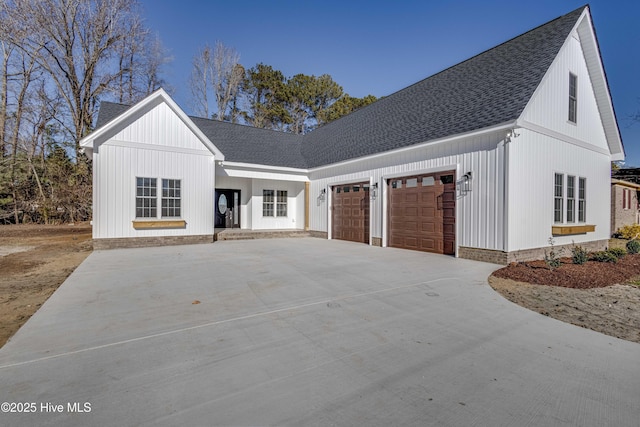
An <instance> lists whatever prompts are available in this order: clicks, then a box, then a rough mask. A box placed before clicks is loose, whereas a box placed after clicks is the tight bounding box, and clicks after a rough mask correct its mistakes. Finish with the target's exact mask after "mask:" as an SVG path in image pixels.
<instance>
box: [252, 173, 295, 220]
mask: <svg viewBox="0 0 640 427" xmlns="http://www.w3.org/2000/svg"><path fill="white" fill-rule="evenodd" d="M252 186H253V193H252V196H251V200H250V202H249V203H250V204H251V211H252V212H253V215H252V223H251V227H250V228H251V229H252V230H276V229H304V183H303V182H290V181H277V180H264V179H254V180H252ZM262 190H275V191H278V190H284V191H287V216H286V217H277V216H273V217H263V216H262Z"/></svg>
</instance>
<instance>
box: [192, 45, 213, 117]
mask: <svg viewBox="0 0 640 427" xmlns="http://www.w3.org/2000/svg"><path fill="white" fill-rule="evenodd" d="M212 74H213V49H211V46H209V45H205V46H204V47H203V48H202V49H200V50H199V51H198V53H196V55H195V56H194V57H193V68H192V69H191V78H190V80H189V86H190V88H191V102H192V103H193V113H194V114H195V115H196V116H201V117H206V118H209V95H210V93H211V90H212V88H211V83H210V82H211V75H212Z"/></svg>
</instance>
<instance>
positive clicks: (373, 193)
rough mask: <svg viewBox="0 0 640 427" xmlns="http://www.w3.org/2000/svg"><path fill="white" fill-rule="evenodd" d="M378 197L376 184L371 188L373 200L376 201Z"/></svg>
mask: <svg viewBox="0 0 640 427" xmlns="http://www.w3.org/2000/svg"><path fill="white" fill-rule="evenodd" d="M377 196H378V183H377V182H374V183H373V185H372V186H371V200H375V199H376V197H377Z"/></svg>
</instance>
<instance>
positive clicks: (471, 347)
mask: <svg viewBox="0 0 640 427" xmlns="http://www.w3.org/2000/svg"><path fill="white" fill-rule="evenodd" d="M494 268H496V266H494V265H491V264H483V263H479V262H474V261H467V260H459V259H454V258H451V257H446V256H438V255H430V254H424V253H418V252H411V251H404V250H395V249H390V248H385V249H383V248H376V247H369V246H366V245H360V244H355V243H349V242H341V241H327V240H322V239H313V238H302V239H278V240H254V241H231V242H219V243H215V244H211V245H195V246H175V247H163V248H148V249H123V250H113V251H99V252H94V253H93V254H91V255H90V256H89V258H87V260H86V261H85V262H84V263H83V264H82V265H81V266H80V267H79V268H78V269H77V270H76V271H75V272H74V273H73V274H72V275H71V276H70V277H69V278H68V279H67V281H66V282H65V283H64V284H63V285H62V286H61V288H60V289H59V290H58V291H57V292H56V293H55V294H54V295H53V296H52V297H51V298H50V299H49V301H47V303H46V304H45V305H44V306H43V307H42V308H41V309H40V310H39V311H38V312H37V313H36V314H35V315H34V316H33V317H32V318H31V319H30V320H29V322H28V323H27V324H26V325H25V326H24V327H23V328H22V329H21V330H20V331H19V332H18V333H17V334H16V335H15V336H14V338H13V339H12V340H11V341H9V342H8V343H7V344H6V345H5V346H4V347H3V348H2V349H0V402H9V403H10V406H8V407H7V406H6V405H4V404H3V408H2V409H3V411H4V410H6V409H7V408H9V409H10V410H16V411H24V410H25V408H26V409H27V410H30V411H32V413H19V414H18V413H0V425H3V426H7V425H16V426H34V425H59V426H108V425H114V426H133V425H135V426H140V425H142V426H151V425H154V426H155V425H169V426H206V425H213V426H250V425H251V426H254V425H317V426H328V425H338V426H391V425H393V426H396V425H437V426H471V425H477V426H525V425H531V426H563V425H566V426H597V427H602V426H618V427H619V426H639V425H640V421H639V420H640V404H639V401H638V396H640V365H639V362H640V345H639V344H635V343H630V342H626V341H622V340H618V339H616V338H612V337H608V336H605V335H601V334H599V333H596V332H592V331H589V330H585V329H581V328H578V327H575V326H571V325H567V324H564V323H561V322H559V321H556V320H553V319H550V318H547V317H545V316H542V315H539V314H537V313H533V312H530V311H528V310H525V309H523V308H521V307H518V306H516V305H513V304H512V303H510V302H508V301H506V300H504V299H503V298H502V297H501V296H500V295H498V294H496V293H495V292H493V290H492V289H491V288H490V287H489V286H488V284H487V282H486V278H487V276H488V275H489V274H490V272H491V271H492V270H493V269H494Z"/></svg>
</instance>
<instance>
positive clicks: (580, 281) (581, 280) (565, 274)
mask: <svg viewBox="0 0 640 427" xmlns="http://www.w3.org/2000/svg"><path fill="white" fill-rule="evenodd" d="M493 276H496V277H500V278H503V279H511V280H515V281H517V282H527V283H533V284H536V285H549V286H561V287H565V288H575V289H589V288H603V287H605V286H611V285H615V284H623V283H627V282H629V281H630V280H631V279H633V278H634V277H637V276H640V254H635V255H626V256H625V257H623V258H621V259H619V260H618V262H617V263H609V262H597V261H587V262H586V263H585V264H582V265H578V264H573V262H572V260H571V258H562V265H561V266H560V267H558V268H556V269H553V270H549V267H547V264H546V263H545V262H544V261H529V262H518V263H515V262H514V263H511V264H509V265H508V266H506V267H504V268H501V269H500V270H497V271H495V272H494V273H493Z"/></svg>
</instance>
